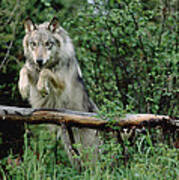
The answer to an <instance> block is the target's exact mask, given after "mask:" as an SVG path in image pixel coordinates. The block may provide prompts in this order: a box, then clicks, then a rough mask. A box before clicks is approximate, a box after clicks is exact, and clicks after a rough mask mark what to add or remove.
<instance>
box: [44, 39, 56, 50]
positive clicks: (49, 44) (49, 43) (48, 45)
mask: <svg viewBox="0 0 179 180" xmlns="http://www.w3.org/2000/svg"><path fill="white" fill-rule="evenodd" d="M53 44H54V43H53V42H51V41H47V42H46V43H45V46H46V48H48V49H52V46H53Z"/></svg>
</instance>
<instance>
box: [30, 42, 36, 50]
mask: <svg viewBox="0 0 179 180" xmlns="http://www.w3.org/2000/svg"><path fill="white" fill-rule="evenodd" d="M30 45H31V47H32V48H33V49H34V48H35V47H36V46H37V44H36V42H34V41H32V42H30Z"/></svg>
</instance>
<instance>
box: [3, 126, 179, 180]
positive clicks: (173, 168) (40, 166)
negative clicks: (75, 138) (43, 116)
mask: <svg viewBox="0 0 179 180" xmlns="http://www.w3.org/2000/svg"><path fill="white" fill-rule="evenodd" d="M34 129H36V130H35V133H34V134H33V137H31V138H30V139H29V138H27V134H25V135H24V136H25V142H24V154H23V161H22V162H20V164H18V165H17V163H15V160H13V159H15V158H16V157H15V156H12V155H11V154H10V155H9V157H6V158H4V159H3V160H1V162H0V174H1V177H2V179H3V180H9V179H13V180H41V179H42V180H59V179H60V180H61V179H65V180H66V179H67V180H68V179H70V180H79V179H81V180H84V179H85V180H112V179H114V180H115V179H122V180H141V179H142V180H155V179H157V180H158V179H161V180H163V179H164V180H172V179H177V178H178V179H179V161H178V160H179V151H178V150H177V149H175V148H172V147H169V146H167V145H166V144H163V143H161V142H158V143H156V144H155V146H154V145H153V144H152V141H151V139H150V136H149V134H147V135H141V136H140V137H138V140H137V141H136V143H135V145H134V146H128V145H126V147H127V152H128V155H129V160H128V163H127V164H126V165H124V161H123V160H122V159H123V155H122V147H121V145H120V144H116V143H115V142H114V141H113V140H111V141H107V142H106V143H105V145H103V149H104V150H105V151H107V152H108V153H107V154H102V155H101V161H100V162H97V164H96V166H95V168H86V169H84V170H83V172H81V173H79V172H77V171H76V170H75V169H74V168H72V167H71V164H70V162H69V161H68V158H67V156H66V153H65V151H64V149H63V146H62V145H61V144H60V143H59V144H58V148H57V151H56V140H55V134H52V133H51V132H49V131H47V130H45V129H44V127H38V128H37V127H34ZM37 129H38V131H37ZM126 144H128V143H126ZM9 159H11V160H12V162H11V163H9Z"/></svg>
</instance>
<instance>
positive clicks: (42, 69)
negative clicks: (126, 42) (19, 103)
mask: <svg viewBox="0 0 179 180" xmlns="http://www.w3.org/2000/svg"><path fill="white" fill-rule="evenodd" d="M24 26H25V32H26V34H25V36H24V39H23V47H24V55H25V57H26V62H25V64H24V66H23V67H22V68H21V70H20V76H19V82H18V87H19V91H20V94H21V96H22V98H24V99H28V101H29V103H30V104H31V106H32V107H33V108H50V109H53V108H54V109H57V108H65V109H70V110H76V111H85V112H96V111H97V110H98V109H97V107H96V105H95V104H94V102H93V101H92V100H91V99H90V98H89V96H88V93H87V91H86V88H85V85H84V82H83V78H82V72H81V70H80V67H79V64H78V61H77V58H76V55H75V50H74V46H73V43H72V40H71V38H70V37H69V35H68V33H67V32H66V31H65V30H64V29H63V28H62V27H61V26H60V24H59V21H58V19H57V18H53V19H52V20H51V22H44V23H42V24H39V25H37V24H34V22H33V21H32V20H31V19H30V18H28V19H26V20H25V22H24ZM60 137H61V140H62V142H63V144H64V146H65V149H66V151H67V154H68V157H69V159H70V161H71V163H72V164H73V165H74V166H75V167H76V168H77V169H79V168H81V166H82V162H81V161H79V160H77V159H74V158H73V155H74V154H76V155H78V156H80V154H81V153H82V148H77V149H75V148H74V146H73V144H74V143H77V144H81V146H82V147H83V148H88V147H90V148H91V147H94V151H95V152H94V158H93V159H94V160H93V161H94V162H95V161H96V158H97V156H98V145H99V142H100V141H99V139H98V132H97V131H96V130H92V129H86V128H85V129H78V128H71V127H67V126H66V125H64V124H62V126H60Z"/></svg>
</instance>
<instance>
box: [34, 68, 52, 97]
mask: <svg viewBox="0 0 179 180" xmlns="http://www.w3.org/2000/svg"><path fill="white" fill-rule="evenodd" d="M49 71H50V70H48V69H44V70H42V71H41V73H40V75H39V80H38V82H37V89H38V91H39V92H40V94H41V95H42V96H43V97H45V96H47V95H48V94H49V93H50V88H49V82H48V80H49V78H48V77H49Z"/></svg>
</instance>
